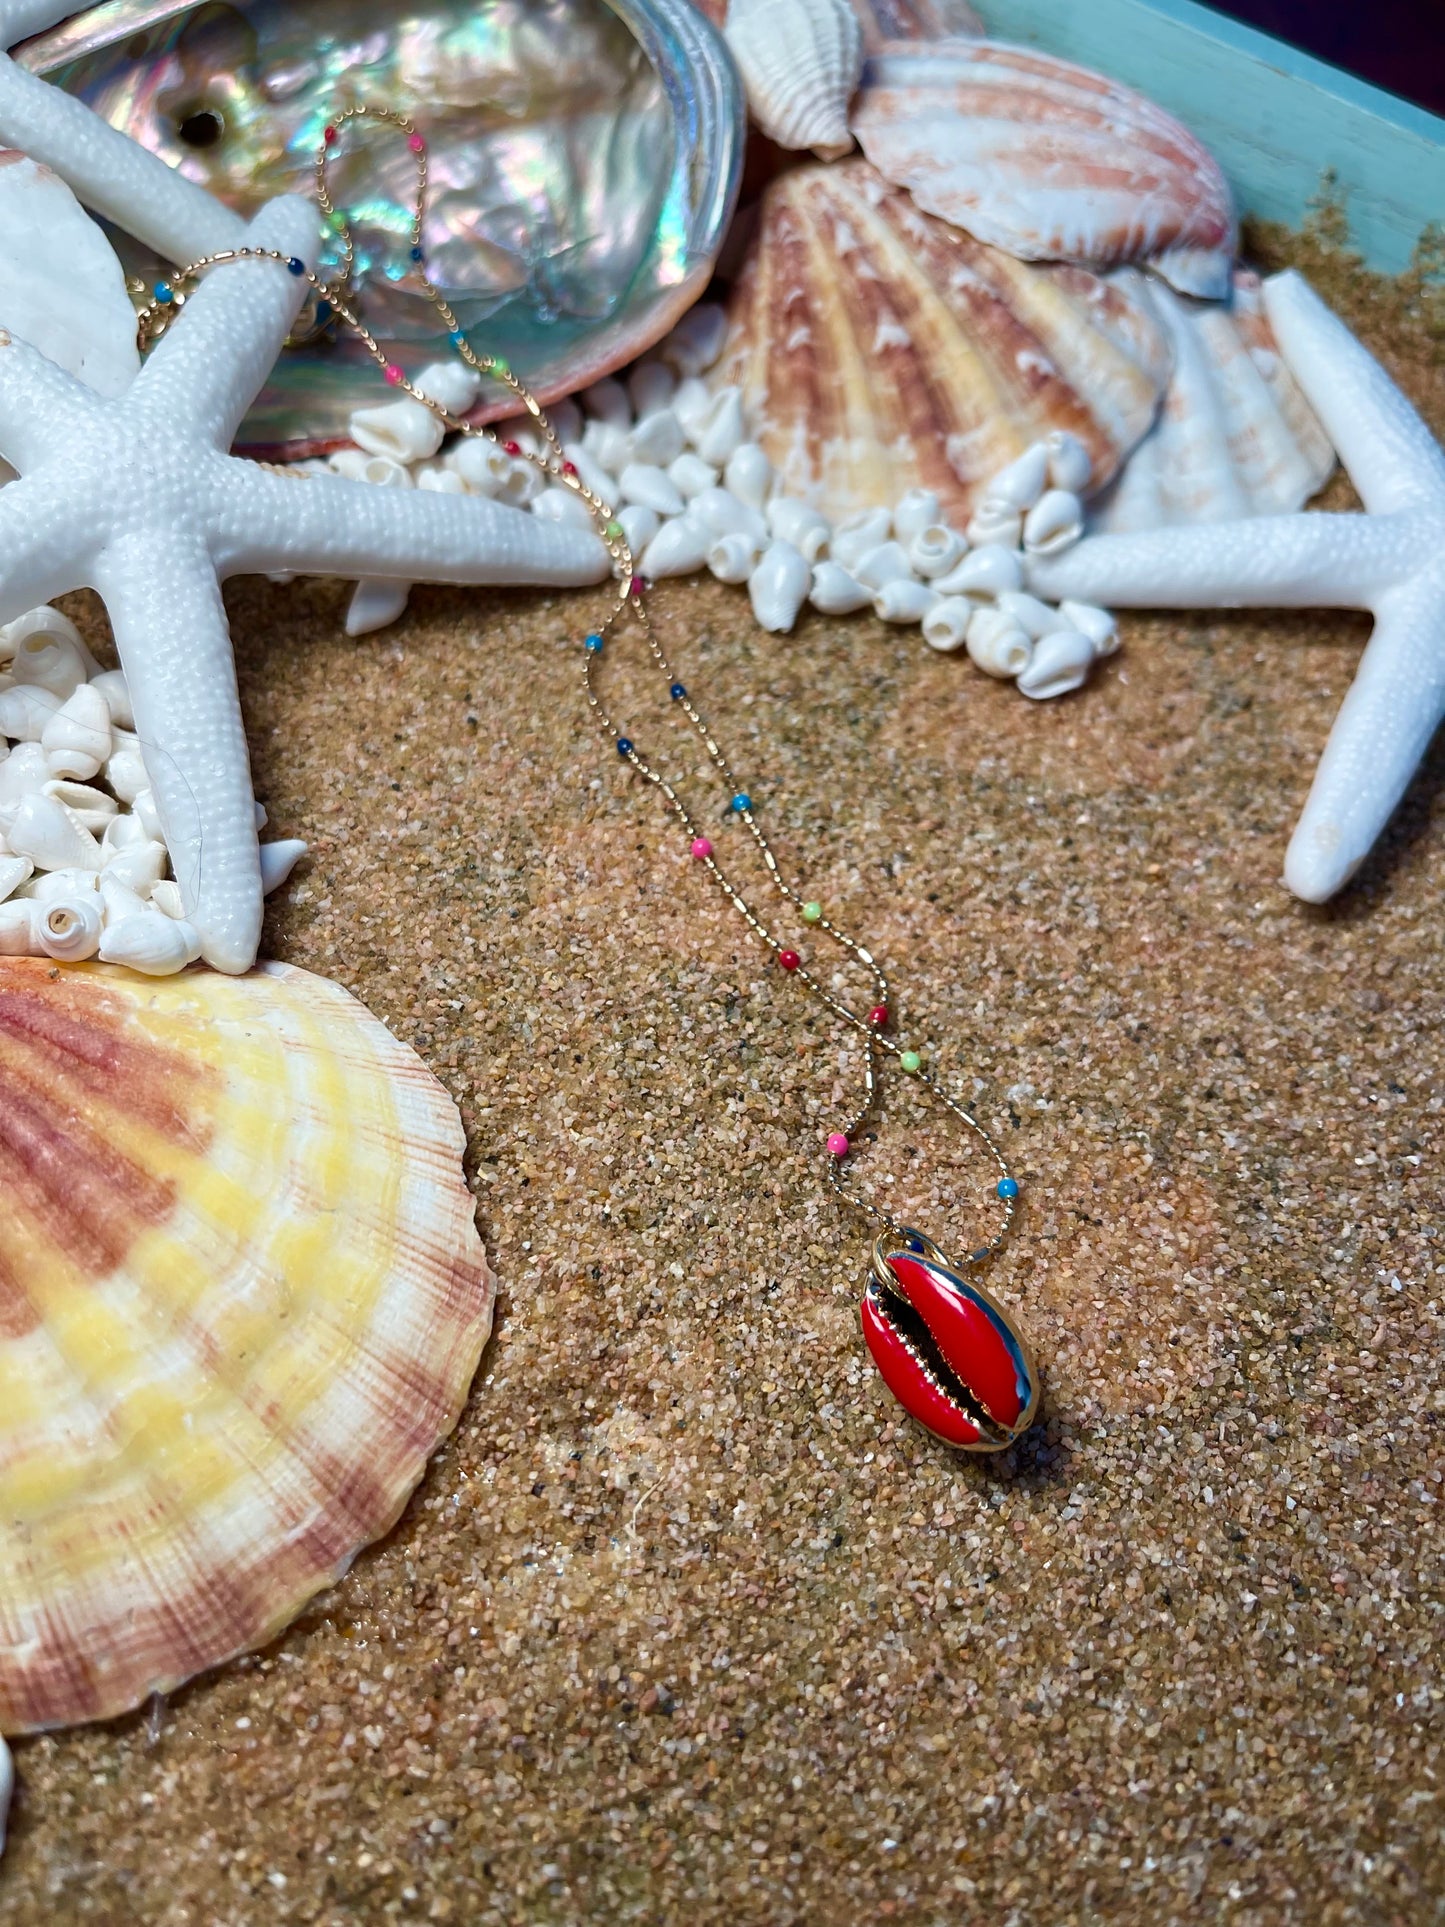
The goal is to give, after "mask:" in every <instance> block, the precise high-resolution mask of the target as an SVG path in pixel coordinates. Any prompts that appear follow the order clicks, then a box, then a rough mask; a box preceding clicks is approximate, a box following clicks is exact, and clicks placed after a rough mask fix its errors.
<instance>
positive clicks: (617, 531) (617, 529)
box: [607, 522, 623, 536]
mask: <svg viewBox="0 0 1445 1927" xmlns="http://www.w3.org/2000/svg"><path fill="white" fill-rule="evenodd" d="M607 533H608V534H609V535H612V536H617V535H621V534H622V533H623V528H622V524H621V523H620V522H609V523H608V524H607Z"/></svg>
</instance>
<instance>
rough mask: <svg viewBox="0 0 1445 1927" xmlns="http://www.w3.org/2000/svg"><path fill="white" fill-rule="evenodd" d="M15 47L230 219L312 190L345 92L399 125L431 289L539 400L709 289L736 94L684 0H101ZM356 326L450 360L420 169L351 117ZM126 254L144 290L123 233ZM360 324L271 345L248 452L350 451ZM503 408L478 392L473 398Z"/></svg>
mask: <svg viewBox="0 0 1445 1927" xmlns="http://www.w3.org/2000/svg"><path fill="white" fill-rule="evenodd" d="M16 58H17V59H18V60H20V61H21V62H22V63H23V64H24V65H26V66H28V67H29V68H30V69H32V71H35V72H38V73H42V74H44V75H45V76H46V77H47V78H48V79H50V80H52V81H54V82H55V83H56V84H57V85H59V86H61V87H63V88H64V89H65V90H66V91H67V92H69V93H73V94H75V95H77V96H79V97H80V98H81V99H82V100H84V101H85V102H86V103H87V104H88V105H89V106H91V107H92V108H94V109H95V110H96V112H98V113H99V114H100V115H102V117H103V118H104V119H106V120H108V121H109V122H110V123H111V124H112V125H113V126H116V127H119V128H121V129H122V130H123V131H124V132H125V133H127V134H130V135H132V136H133V137H134V138H135V139H137V140H139V141H141V142H142V143H143V144H144V145H145V146H147V147H149V148H151V149H153V150H154V151H155V152H156V153H158V154H160V155H161V156H162V157H163V158H164V159H165V160H166V161H168V162H170V164H171V165H172V166H175V167H178V168H180V169H181V171H182V172H183V173H185V174H186V175H187V176H189V177H190V178H191V179H192V180H195V181H198V182H199V183H200V184H201V185H202V186H203V187H206V188H208V189H209V190H210V191H211V192H212V193H214V194H216V195H218V196H219V197H220V199H221V200H223V201H225V202H227V203H228V204H229V205H231V206H232V207H235V208H237V209H239V210H241V211H242V212H245V213H250V212H253V211H254V210H255V208H256V207H257V206H258V205H259V204H260V203H261V202H262V201H264V200H266V199H268V198H269V197H270V196H272V195H274V194H280V193H286V192H298V193H301V194H305V195H310V194H311V192H312V190H313V182H314V176H313V163H314V158H315V154H316V148H317V143H318V141H319V139H320V135H321V131H322V127H323V125H324V124H325V121H326V119H327V117H328V116H329V115H330V114H332V113H334V112H335V110H336V105H337V102H338V100H340V101H343V102H348V103H351V104H370V105H377V106H386V107H389V108H392V109H397V110H400V111H402V112H404V113H409V114H411V115H413V116H414V117H415V118H416V120H417V122H418V125H419V126H420V127H421V129H422V131H423V132H424V133H425V135H426V136H427V139H428V142H429V145H430V200H429V211H428V215H427V222H426V230H425V234H424V237H423V239H424V243H425V248H426V259H427V269H428V273H429V275H430V277H431V279H432V280H433V281H434V283H435V284H436V285H437V286H438V287H439V288H440V289H441V291H442V292H443V293H444V294H445V295H446V296H447V298H448V300H449V301H450V302H451V304H452V306H453V308H454V309H455V311H456V313H457V314H458V316H459V317H460V319H461V323H462V326H463V327H464V328H465V329H467V330H468V332H469V334H470V337H471V340H472V341H473V343H474V345H475V346H476V347H477V349H478V350H479V351H480V352H486V353H490V354H497V355H502V356H505V357H506V358H507V359H508V360H509V361H510V363H511V365H512V366H513V368H514V369H515V370H516V372H517V374H518V375H519V376H520V377H521V378H522V379H523V380H524V381H525V382H526V383H527V384H528V386H529V387H530V388H531V389H532V390H533V391H534V392H535V393H537V394H538V395H540V396H541V397H542V399H543V400H551V399H554V398H556V397H557V396H559V395H563V394H567V393H570V392H571V391H572V390H573V389H576V388H579V387H582V386H584V385H585V384H587V383H589V382H592V381H595V380H597V379H598V378H599V377H600V376H602V375H604V374H606V373H607V372H608V371H609V370H610V369H613V368H616V367H618V366H620V365H621V364H623V363H624V362H627V361H630V360H631V359H633V357H635V356H636V355H638V354H640V353H641V352H642V351H643V350H644V349H645V348H647V347H649V346H650V345H651V344H652V343H653V342H655V341H657V340H658V339H660V337H661V336H663V335H665V334H666V333H667V332H668V330H669V329H670V328H671V327H672V326H673V324H674V323H675V322H676V321H677V319H678V318H679V316H680V315H681V314H682V313H683V312H684V311H685V310H686V309H687V308H688V307H690V306H691V304H692V303H693V302H694V301H695V300H696V299H697V297H698V295H699V294H700V293H701V291H702V289H703V287H704V286H705V285H706V283H707V281H708V279H709V277H710V275H711V273H712V269H713V264H714V262H715V260H716V257H717V252H718V249H719V247H720V245H721V242H722V238H723V235H724V233H725V232H726V229H727V225H728V222H729V220H730V218H731V215H732V209H733V203H734V200H735V198H736V192H737V180H738V169H739V162H740V159H741V152H742V140H743V134H744V115H743V103H742V93H741V89H740V86H739V83H738V78H737V74H736V71H735V69H734V67H733V63H732V61H731V60H730V59H729V58H728V54H727V50H726V49H725V47H724V46H723V44H722V41H721V39H720V38H719V36H718V35H717V34H716V33H715V32H714V31H713V29H712V28H711V27H710V26H709V25H708V23H707V21H706V20H705V19H704V18H703V17H702V16H701V15H700V14H699V13H698V12H697V11H696V10H695V9H694V8H693V7H692V6H691V5H689V4H688V0H547V4H546V5H537V4H532V0H488V4H487V5H486V6H484V7H478V6H476V5H475V4H474V3H473V0H413V4H412V5H410V6H408V7H406V8H399V7H398V6H396V4H395V0H231V3H230V4H225V5H217V4H208V3H206V0H108V4H105V5H100V6H93V7H88V8H84V9H82V10H81V11H80V12H78V13H76V14H74V15H72V16H71V17H70V18H69V19H68V20H66V21H64V22H63V23H62V24H61V25H60V26H58V27H57V28H55V29H54V30H53V31H52V32H49V33H46V34H44V35H41V36H39V37H38V38H36V39H35V40H32V41H29V42H27V43H26V44H25V46H24V47H23V48H21V49H19V50H17V54H16ZM331 179H332V186H333V192H334V197H335V199H336V201H337V204H338V205H339V206H341V207H343V208H347V209H350V210H351V212H352V215H353V222H354V227H355V232H356V236H357V243H358V257H357V262H358V268H359V269H360V271H361V274H362V276H363V284H362V303H361V306H362V314H363V317H364V318H365V320H366V321H367V323H368V325H369V326H370V327H371V329H372V330H373V332H374V333H375V334H376V335H377V336H378V337H379V338H380V339H381V341H382V342H383V344H384V346H385V347H386V349H387V352H388V355H389V357H390V358H391V359H393V360H395V361H398V362H400V363H401V364H402V365H404V366H406V367H410V368H414V369H415V368H419V367H421V366H422V365H424V364H425V363H426V362H428V361H435V360H437V359H438V357H439V356H441V355H443V354H446V353H449V352H450V350H449V349H448V347H447V341H446V333H445V330H444V328H443V327H442V326H441V324H440V322H439V320H438V317H437V313H436V310H435V308H433V307H432V305H431V304H430V302H429V301H428V300H427V299H426V298H425V296H423V295H421V294H418V293H416V292H415V291H414V290H413V289H412V288H411V287H409V286H408V285H407V281H406V278H405V277H406V275H407V274H409V272H410V267H411V263H410V259H409V255H408V248H409V245H410V240H411V234H410V219H411V217H410V211H409V208H410V201H411V197H412V193H413V190H414V182H415V165H414V159H413V156H412V155H411V154H410V153H409V152H408V151H407V147H406V143H405V141H403V140H401V139H399V138H398V137H396V136H395V135H394V134H387V133H385V132H384V131H381V130H370V131H368V130H362V131H361V132H360V133H358V132H357V131H356V130H355V129H353V130H351V131H350V132H349V133H348V137H347V139H346V141H345V142H344V143H343V145H342V146H341V147H340V148H338V150H337V158H336V159H335V161H334V164H333V166H332V169H331ZM126 265H127V267H128V268H130V269H131V270H132V271H133V272H136V273H141V274H144V275H145V277H146V279H147V280H151V279H154V277H155V271H156V269H157V268H158V266H160V265H162V264H158V263H156V262H155V261H153V260H150V259H147V258H146V256H145V255H144V253H143V252H142V251H140V250H138V249H135V248H134V247H132V248H131V249H130V251H129V252H128V254H127V255H126ZM377 394H378V388H377V381H376V372H375V368H374V366H373V365H372V363H371V362H370V360H369V359H368V358H367V357H366V355H365V353H364V352H363V351H362V350H361V349H360V348H359V347H358V345H357V344H356V343H355V341H354V340H352V339H351V337H350V336H349V335H347V336H345V337H342V338H339V339H338V340H337V341H335V342H331V341H326V340H323V341H321V342H319V343H315V344H313V345H312V346H310V347H303V348H299V349H296V350H293V351H292V353H290V354H288V355H286V356H283V357H282V359H281V361H280V362H279V363H278V365H277V368H276V370H275V371H274V373H273V374H272V376H271V378H270V380H269V381H268V383H267V385H266V387H265V388H264V389H263V391H262V393H261V395H260V397H259V398H258V400H257V402H256V404H255V406H254V407H253V408H252V410H251V413H250V414H249V415H248V417H247V419H246V421H245V423H244V424H243V426H242V430H241V437H240V440H241V443H242V444H243V445H244V447H245V448H246V449H247V451H248V452H250V453H252V454H270V455H280V454H284V455H287V456H301V455H305V454H308V453H317V452H320V451H321V450H322V449H324V448H326V447H328V446H335V445H337V444H339V443H340V442H342V441H343V440H345V438H346V425H347V420H348V418H349V416H350V414H351V411H352V409H353V408H355V407H357V406H358V405H360V404H364V403H366V402H370V401H374V400H376V398H377ZM515 406H516V403H515V399H513V398H511V397H510V396H507V397H506V399H505V403H504V401H503V398H502V395H501V394H500V393H499V392H498V391H496V390H492V391H490V393H489V395H488V396H487V397H484V404H483V406H482V408H480V409H479V410H478V411H477V412H478V415H479V417H481V416H495V415H498V414H502V413H506V412H508V411H509V410H512V409H515Z"/></svg>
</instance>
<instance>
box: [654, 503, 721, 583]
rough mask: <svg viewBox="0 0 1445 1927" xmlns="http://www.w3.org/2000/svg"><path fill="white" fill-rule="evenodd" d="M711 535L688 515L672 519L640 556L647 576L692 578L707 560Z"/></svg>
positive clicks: (665, 523) (664, 524)
mask: <svg viewBox="0 0 1445 1927" xmlns="http://www.w3.org/2000/svg"><path fill="white" fill-rule="evenodd" d="M711 542H712V536H711V535H710V534H709V532H708V530H707V529H706V528H704V526H703V525H702V523H701V522H699V521H696V520H695V519H694V518H693V516H691V515H679V516H675V517H674V518H673V520H672V521H671V522H664V523H663V525H662V527H661V528H660V529H659V530H658V531H657V534H656V535H654V536H653V538H652V540H651V541H650V542H649V543H648V545H647V547H646V549H645V550H644V551H643V555H642V572H643V574H644V575H646V576H667V575H694V574H696V572H697V571H698V570H699V569H700V568H701V567H702V566H703V564H704V562H705V561H706V560H707V552H708V548H709V545H710V544H711Z"/></svg>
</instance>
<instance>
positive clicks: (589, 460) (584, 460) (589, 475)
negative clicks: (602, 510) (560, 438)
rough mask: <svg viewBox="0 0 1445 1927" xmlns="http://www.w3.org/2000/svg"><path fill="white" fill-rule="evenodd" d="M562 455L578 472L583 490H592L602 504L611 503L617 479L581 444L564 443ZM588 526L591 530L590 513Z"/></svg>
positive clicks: (615, 491)
mask: <svg viewBox="0 0 1445 1927" xmlns="http://www.w3.org/2000/svg"><path fill="white" fill-rule="evenodd" d="M562 453H563V455H564V456H565V458H566V459H567V460H568V461H569V462H570V463H571V464H572V466H573V467H574V468H575V469H576V471H577V479H578V481H579V482H580V483H581V484H582V486H583V488H590V489H591V491H592V493H593V494H594V495H595V496H596V497H597V499H598V500H599V501H600V502H610V501H612V499H613V497H614V496H615V495H616V494H617V478H616V476H615V475H613V474H612V472H611V471H610V470H609V469H607V468H604V467H603V465H602V463H601V462H599V461H596V460H594V458H593V457H592V456H591V455H589V454H588V452H587V450H586V449H585V448H584V447H583V446H582V444H581V442H563V444H562ZM587 526H588V527H589V528H591V526H592V517H591V513H590V511H589V513H588V518H587Z"/></svg>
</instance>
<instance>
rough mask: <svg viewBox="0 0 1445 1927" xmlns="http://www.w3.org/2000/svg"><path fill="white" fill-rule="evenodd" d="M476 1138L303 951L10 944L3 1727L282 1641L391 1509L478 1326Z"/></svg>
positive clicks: (105, 1708) (2, 1401)
mask: <svg viewBox="0 0 1445 1927" xmlns="http://www.w3.org/2000/svg"><path fill="white" fill-rule="evenodd" d="M462 1148H463V1138H462V1131H461V1125H460V1122H459V1120H458V1117H457V1113H456V1109H455V1107H454V1105H453V1104H452V1102H451V1100H450V1098H449V1097H448V1096H447V1094H446V1093H445V1091H443V1089H442V1088H441V1086H440V1085H439V1084H438V1083H437V1081H436V1080H435V1078H433V1077H432V1075H431V1074H430V1072H429V1071H427V1070H426V1068H425V1066H424V1065H423V1064H422V1063H421V1061H420V1060H419V1059H418V1058H417V1057H416V1056H415V1055H414V1053H413V1052H412V1051H411V1050H409V1049H408V1048H407V1047H406V1046H405V1045H403V1044H400V1043H398V1042H397V1040H396V1039H395V1038H394V1037H392V1036H391V1035H390V1033H389V1032H388V1031H387V1030H386V1028H385V1027H384V1026H383V1025H382V1024H381V1023H379V1022H378V1021H377V1020H376V1019H375V1018H374V1017H372V1016H371V1015H370V1013H369V1012H367V1011H366V1010H364V1009H363V1008H362V1006H361V1005H360V1004H359V1003H357V1001H356V1000H355V998H353V997H351V996H350V995H349V994H348V993H347V992H346V991H344V990H342V989H340V988H339V987H338V986H337V985H335V984H330V983H327V982H325V981H324V980H323V979H321V978H319V977H314V976H312V975H310V974H309V973H308V972H306V971H303V970H298V969H295V968H293V967H291V966H290V965H286V964H267V965H264V966H263V967H262V968H261V969H260V970H258V971H255V972H253V973H252V974H251V975H250V976H247V977H241V978H231V977H225V976H222V975H219V974H218V973H216V972H212V971H192V972H187V973H185V974H183V975H181V976H177V977H173V978H166V979H160V980H152V979H145V978H137V977H135V976H132V975H131V974H130V973H128V972H126V971H124V970H120V969H112V968H110V967H108V966H106V965H102V964H96V965H86V966H82V967H80V968H77V969H72V970H67V971H57V970H56V969H55V967H54V966H53V965H50V964H48V963H46V962H44V961H43V960H31V959H27V958H19V959H9V958H7V959H4V960H0V1732H6V1733H21V1732H26V1731H30V1730H33V1729H36V1728H40V1727H48V1726H57V1725H64V1724H68V1723H70V1722H72V1721H77V1720H90V1719H100V1718H104V1717H107V1716H108V1715H111V1714H114V1713H120V1712H123V1711H125V1710H126V1709H127V1708H129V1707H132V1706H135V1705H137V1704H138V1703H139V1702H141V1701H142V1700H144V1699H145V1698H146V1696H147V1695H148V1694H150V1693H152V1692H164V1691H167V1690H169V1689H170V1688H172V1687H174V1686H176V1685H178V1684H180V1682H181V1681H183V1680H185V1679H188V1678H189V1677H190V1676H191V1675H192V1674H194V1673H198V1672H201V1671H203V1670H204V1669H205V1668H206V1667H209V1666H213V1665H215V1664H216V1663H217V1662H218V1661H220V1660H223V1659H226V1658H228V1657H230V1656H232V1655H234V1654H236V1653H238V1652H242V1651H245V1650H247V1649H248V1648H252V1647H255V1646H259V1645H262V1644H264V1643H265V1642H266V1641H267V1640H268V1639H270V1638H272V1637H273V1636H274V1635H275V1634H276V1633H277V1632H278V1631H279V1630H280V1629H281V1627H282V1626H284V1625H285V1624H286V1622H287V1621H288V1620H289V1619H290V1618H291V1617H292V1616H293V1615H294V1614H295V1613H296V1612H297V1611H298V1609H299V1608H300V1607H301V1606H302V1605H303V1604H304V1602H305V1601H306V1600H307V1599H308V1598H309V1597H310V1596H311V1595H312V1594H313V1593H315V1592H316V1591H317V1590H318V1589H319V1588H321V1587H323V1586H325V1585H327V1584H329V1583H331V1582H332V1581H334V1580H336V1579H337V1578H339V1577H340V1575H341V1574H342V1573H344V1572H345V1570H346V1568H347V1567H348V1565H349V1564H350V1562H351V1560H352V1559H353V1558H354V1557H355V1555H356V1553H357V1551H358V1550H359V1549H360V1548H361V1547H362V1546H364V1545H365V1544H367V1542H368V1541H370V1540H372V1539H375V1538H376V1537H377V1536H378V1535H379V1534H381V1533H383V1532H385V1531H386V1530H387V1528H388V1527H389V1526H390V1525H391V1524H392V1523H393V1522H394V1520H395V1519H396V1517H397V1515H398V1514H399V1513H400V1511H401V1509H402V1506H403V1505H404V1503H405V1501H406V1498H407V1495H408V1493H410V1491H411V1490H412V1488H413V1486H414V1485H415V1484H416V1482H417V1480H418V1479H419V1478H420V1476H421V1473H422V1470H423V1468H424V1466H425V1464H426V1461H427V1458H428V1456H429V1454H430V1453H431V1451H432V1450H433V1448H434V1447H435V1445H436V1443H437V1441H438V1440H439V1439H440V1438H442V1437H443V1436H444V1435H445V1434H446V1433H447V1432H448V1431H450V1429H451V1427H452V1426H453V1425H454V1424H455V1422H456V1419H457V1416H458V1414H459V1412H460V1410H461V1407H462V1403H463V1400H464V1399H465V1397H466V1393H467V1388H468V1386H469V1384H470V1382H471V1378H472V1374H473V1372H474V1371H475V1369H476V1365H477V1360H478V1358H479V1356H480V1354H481V1350H482V1347H483V1345H484V1344H485V1342H486V1338H487V1334H488V1331H489V1330H490V1328H491V1319H492V1298H493V1282H492V1277H491V1274H490V1272H489V1271H488V1269H487V1264H486V1259H485V1256H484V1254H483V1252H482V1247H481V1241H480V1239H479V1238H478V1236H477V1232H476V1227H475V1224H474V1222H473V1209H472V1201H471V1198H470V1197H469V1195H468V1193H467V1189H466V1186H465V1183H464V1181H463V1177H462V1168H461V1156H462Z"/></svg>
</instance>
